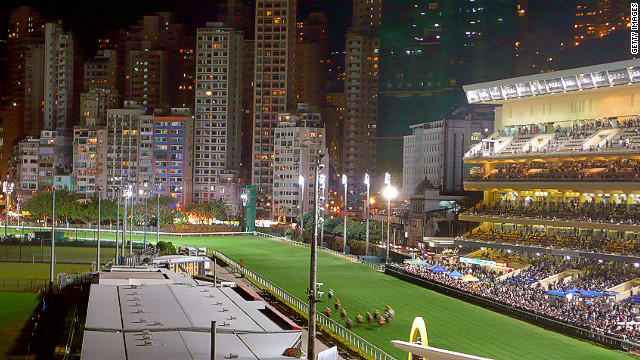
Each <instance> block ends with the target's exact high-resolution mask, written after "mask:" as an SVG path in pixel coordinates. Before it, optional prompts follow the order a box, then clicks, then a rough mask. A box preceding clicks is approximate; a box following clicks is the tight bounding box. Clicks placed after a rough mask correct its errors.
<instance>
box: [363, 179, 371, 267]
mask: <svg viewBox="0 0 640 360" xmlns="http://www.w3.org/2000/svg"><path fill="white" fill-rule="evenodd" d="M364 184H365V185H367V204H366V206H365V208H366V215H367V232H366V236H365V239H364V249H365V250H364V255H365V256H368V255H369V187H370V185H371V181H370V180H369V174H364Z"/></svg>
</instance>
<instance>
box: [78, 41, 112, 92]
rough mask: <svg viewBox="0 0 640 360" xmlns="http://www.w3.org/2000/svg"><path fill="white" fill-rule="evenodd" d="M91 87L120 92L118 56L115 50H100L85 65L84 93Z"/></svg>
mask: <svg viewBox="0 0 640 360" xmlns="http://www.w3.org/2000/svg"><path fill="white" fill-rule="evenodd" d="M91 87H94V88H100V89H109V90H111V91H112V92H115V91H117V90H118V54H117V53H116V52H115V51H114V50H105V49H102V50H98V53H97V54H96V56H94V57H93V58H91V59H89V60H87V61H85V63H84V91H88V90H89V89H90V88H91Z"/></svg>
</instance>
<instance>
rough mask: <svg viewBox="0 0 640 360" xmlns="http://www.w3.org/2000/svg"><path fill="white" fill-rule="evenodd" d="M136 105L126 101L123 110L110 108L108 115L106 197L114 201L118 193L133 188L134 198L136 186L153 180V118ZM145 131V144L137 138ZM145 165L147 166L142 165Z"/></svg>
mask: <svg viewBox="0 0 640 360" xmlns="http://www.w3.org/2000/svg"><path fill="white" fill-rule="evenodd" d="M145 113H146V110H145V109H144V108H142V107H141V106H137V105H135V103H133V102H132V103H128V102H125V108H124V109H109V110H108V112H107V160H106V167H107V171H106V191H107V197H108V198H110V199H117V196H118V195H117V194H118V191H121V190H122V188H123V187H125V186H129V185H131V186H133V187H134V190H135V191H136V196H137V185H138V184H141V183H144V182H147V183H151V180H152V175H153V173H152V169H151V166H150V164H151V161H152V154H153V153H152V152H153V116H152V115H146V116H145ZM143 130H144V132H145V134H148V135H145V139H144V144H143V143H142V142H143V141H142V139H141V138H140V135H141V133H142V132H143ZM142 162H146V163H148V164H149V166H144V167H143V166H141V163H142Z"/></svg>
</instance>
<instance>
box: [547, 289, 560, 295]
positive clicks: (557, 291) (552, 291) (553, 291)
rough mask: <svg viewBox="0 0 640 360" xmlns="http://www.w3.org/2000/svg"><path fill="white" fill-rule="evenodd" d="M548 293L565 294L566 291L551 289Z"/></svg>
mask: <svg viewBox="0 0 640 360" xmlns="http://www.w3.org/2000/svg"><path fill="white" fill-rule="evenodd" d="M547 294H549V295H554V296H564V291H562V290H549V291H547Z"/></svg>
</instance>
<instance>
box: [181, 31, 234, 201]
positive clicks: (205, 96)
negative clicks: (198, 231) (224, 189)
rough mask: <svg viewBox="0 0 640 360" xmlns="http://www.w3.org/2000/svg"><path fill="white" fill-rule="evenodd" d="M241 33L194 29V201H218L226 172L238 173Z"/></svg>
mask: <svg viewBox="0 0 640 360" xmlns="http://www.w3.org/2000/svg"><path fill="white" fill-rule="evenodd" d="M243 40H244V37H243V33H242V32H240V31H235V30H233V29H231V28H226V27H224V26H223V24H222V23H207V27H206V28H200V29H198V35H197V45H196V93H195V128H196V130H195V135H194V137H195V139H194V141H195V143H194V157H195V158H194V166H193V171H194V175H193V180H194V184H193V200H194V201H195V202H208V201H210V200H211V199H214V198H217V196H216V194H217V190H216V186H217V185H218V184H219V183H221V182H222V181H221V177H220V176H221V175H222V174H223V173H224V172H225V171H229V170H238V169H239V168H240V149H241V144H240V133H241V120H242V104H241V96H242V60H243V54H244V52H243Z"/></svg>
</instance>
